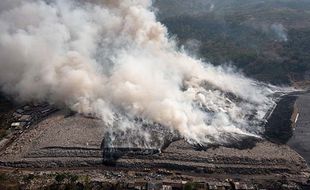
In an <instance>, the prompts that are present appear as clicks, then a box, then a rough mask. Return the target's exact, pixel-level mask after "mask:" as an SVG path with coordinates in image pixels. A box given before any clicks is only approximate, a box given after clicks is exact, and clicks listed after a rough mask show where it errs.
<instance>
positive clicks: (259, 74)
mask: <svg viewBox="0 0 310 190" xmlns="http://www.w3.org/2000/svg"><path fill="white" fill-rule="evenodd" d="M156 6H157V7H158V14H159V18H160V20H161V21H162V22H163V23H164V24H165V25H166V26H167V27H168V30H169V32H170V35H171V36H176V37H177V39H178V42H179V44H180V45H185V48H186V49H189V51H190V52H195V53H196V54H198V56H199V57H202V58H203V59H205V60H206V61H209V62H211V63H212V64H215V65H222V64H230V65H234V66H235V67H236V68H237V69H240V70H241V71H243V72H244V73H245V74H246V75H248V76H250V77H253V78H256V79H258V80H262V81H265V82H270V83H273V84H289V83H291V82H292V81H302V80H304V74H305V72H306V71H307V70H309V62H310V53H309V51H308V49H309V48H308V47H310V1H306V0H304V1H298V2H297V1H291V0H274V1H263V0H262V1H248V0H244V1H240V0H236V1H228V0H221V1H212V0H194V1H175V0H169V1H161V0H160V1H157V2H156Z"/></svg>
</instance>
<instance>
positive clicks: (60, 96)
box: [0, 0, 275, 144]
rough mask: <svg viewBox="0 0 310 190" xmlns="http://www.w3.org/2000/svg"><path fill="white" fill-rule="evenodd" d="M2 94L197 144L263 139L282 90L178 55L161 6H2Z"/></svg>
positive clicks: (33, 0)
mask: <svg viewBox="0 0 310 190" xmlns="http://www.w3.org/2000/svg"><path fill="white" fill-rule="evenodd" d="M0 66H1V70H0V86H1V90H2V91H3V92H5V93H7V94H9V95H11V96H12V97H15V98H16V100H18V101H48V102H50V103H53V104H57V105H62V106H66V107H69V108H70V109H72V110H75V111H77V112H79V113H82V114H88V115H89V114H90V115H93V116H96V117H98V118H101V119H102V121H103V122H104V124H105V126H110V127H111V128H112V130H113V127H118V128H124V129H128V128H133V129H135V131H137V130H138V131H139V128H138V127H139V125H137V120H142V121H143V122H144V123H148V124H156V125H160V126H164V127H165V128H167V129H169V130H171V131H175V132H176V133H178V134H179V135H180V136H182V137H183V138H185V139H187V140H188V141H190V142H192V143H200V144H208V143H220V144H221V143H227V142H229V141H230V139H231V138H238V136H247V135H250V136H259V135H260V134H261V133H262V130H263V127H262V123H263V122H264V121H265V120H264V118H265V116H266V114H267V112H268V111H269V110H270V109H271V108H272V107H273V106H274V104H275V102H274V98H273V97H274V91H275V88H274V87H270V86H267V85H263V84H260V83H258V82H255V81H253V80H250V79H247V78H245V77H243V76H242V75H240V74H237V73H235V72H234V71H233V70H231V69H229V68H221V67H214V66H211V65H210V64H208V63H203V62H202V61H200V60H197V59H194V58H192V57H190V56H189V55H188V54H187V53H186V52H183V51H182V50H177V48H176V47H175V44H174V42H173V40H171V39H169V37H168V33H167V29H166V28H165V26H163V25H162V24H161V23H159V22H157V21H156V17H155V14H154V13H153V11H152V2H151V0H88V1H78V0H76V1H74V0H66V1H62V0H45V1H43V0H41V1H40V0H14V1H13V0H1V2H0Z"/></svg>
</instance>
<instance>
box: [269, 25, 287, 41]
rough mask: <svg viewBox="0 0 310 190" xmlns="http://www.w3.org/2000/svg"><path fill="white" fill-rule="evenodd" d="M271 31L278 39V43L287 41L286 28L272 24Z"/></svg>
mask: <svg viewBox="0 0 310 190" xmlns="http://www.w3.org/2000/svg"><path fill="white" fill-rule="evenodd" d="M271 30H272V31H273V32H274V33H275V34H276V36H277V37H278V39H279V40H280V41H283V42H287V41H288V36H287V32H286V28H285V27H284V26H283V25H282V24H278V23H275V24H272V25H271Z"/></svg>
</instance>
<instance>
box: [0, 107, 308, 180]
mask: <svg viewBox="0 0 310 190" xmlns="http://www.w3.org/2000/svg"><path fill="white" fill-rule="evenodd" d="M105 133H106V131H105V127H104V125H103V124H102V123H101V122H100V120H97V119H94V118H85V117H83V116H80V115H74V116H70V117H66V114H65V113H63V112H61V111H60V112H57V113H55V114H53V115H51V116H50V117H48V118H47V119H45V120H43V121H41V122H40V123H39V124H36V125H34V126H31V127H30V128H29V129H28V130H26V131H24V133H22V134H21V135H20V136H19V138H17V139H16V140H15V141H14V142H13V143H12V144H10V145H9V146H8V147H6V148H5V150H3V151H2V152H1V155H0V166H1V167H2V168H8V167H13V168H24V169H29V168H30V169H31V168H33V169H39V170H44V171H46V170H54V169H60V168H85V170H87V168H90V170H92V169H91V168H94V167H101V168H102V170H107V168H109V169H108V170H111V168H112V169H121V170H124V171H142V170H144V169H149V170H151V171H157V170H159V169H163V170H167V171H171V172H181V173H188V174H192V175H195V176H200V177H201V176H222V175H224V176H232V177H237V178H238V177H239V176H248V177H249V176H250V177H249V178H250V179H251V178H259V176H264V178H265V179H282V178H283V177H285V179H288V180H289V181H294V182H296V183H300V184H306V183H307V180H308V179H309V172H310V171H309V168H308V166H307V164H306V162H305V161H304V159H303V158H302V157H301V156H299V154H297V153H296V152H295V151H293V150H292V149H290V148H289V147H288V146H287V145H278V144H274V143H271V142H268V141H265V140H259V141H257V142H256V144H254V146H253V147H246V148H243V149H240V147H239V148H232V147H231V148H227V147H213V148H208V149H203V150H202V149H201V148H199V147H195V146H193V145H190V144H188V143H187V142H186V141H184V140H182V139H180V140H177V141H174V142H172V143H171V144H170V145H169V146H168V147H167V148H166V149H164V150H162V151H161V152H158V153H154V154H151V155H141V154H140V155H132V154H128V155H123V156H121V157H119V158H118V159H116V160H113V161H112V162H107V161H106V160H105V159H104V152H103V149H102V142H103V138H104V136H105ZM111 164H112V165H111ZM40 168H41V169H40ZM47 168H49V169H47ZM125 178H126V177H125Z"/></svg>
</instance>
